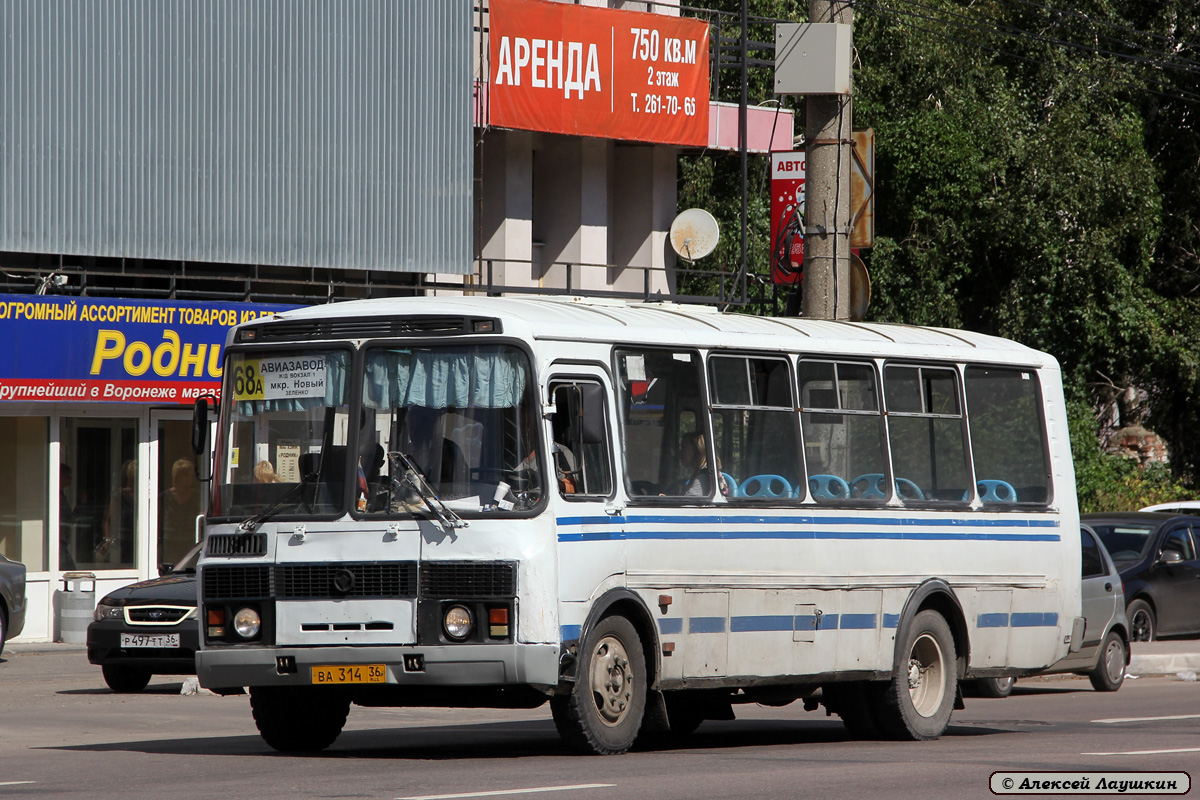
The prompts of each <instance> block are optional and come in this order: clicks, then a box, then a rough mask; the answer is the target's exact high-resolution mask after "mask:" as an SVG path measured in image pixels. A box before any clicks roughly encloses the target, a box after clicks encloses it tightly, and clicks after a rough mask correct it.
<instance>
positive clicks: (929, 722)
mask: <svg viewBox="0 0 1200 800" xmlns="http://www.w3.org/2000/svg"><path fill="white" fill-rule="evenodd" d="M899 652H900V654H901V655H900V659H899V663H897V664H896V667H895V669H894V671H893V674H892V679H891V680H890V681H889V682H888V683H886V684H884V686H885V689H884V691H883V692H882V700H881V701H880V702H879V703H878V705H877V706H876V713H875V720H876V722H878V724H879V728H880V730H881V731H882V732H883V734H884V735H885V736H887V737H888V738H890V739H911V740H914V741H920V740H925V739H936V738H938V737H939V736H941V735H942V733H944V732H945V730H946V726H947V725H949V724H950V714H951V712H953V711H954V697H955V695H956V694H957V689H958V674H957V671H956V663H957V657H956V656H955V651H954V637H953V636H952V635H951V634H950V626H949V625H948V624H946V620H945V618H943V617H942V615H941V614H939V613H938V612H936V611H932V610H929V609H926V610H925V611H922V612H920V613H919V614H917V615H916V616H915V617H913V619H912V622H911V623H909V625H908V629H907V630H906V631H905V632H904V646H903V647H902V648H901V649H900V651H899Z"/></svg>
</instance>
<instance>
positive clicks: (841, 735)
mask: <svg viewBox="0 0 1200 800" xmlns="http://www.w3.org/2000/svg"><path fill="white" fill-rule="evenodd" d="M351 719H353V717H351ZM1008 732H1009V731H1007V730H1005V729H1004V728H1000V727H996V726H995V725H988V726H987V727H986V728H984V727H977V726H966V725H951V726H950V727H949V728H948V729H947V731H946V734H945V735H946V737H950V738H959V737H975V736H990V735H994V734H1002V733H1008ZM839 742H845V743H847V744H850V745H853V746H854V747H856V748H862V747H870V748H878V747H889V748H890V747H903V746H906V745H907V746H920V745H921V743H919V742H890V741H860V740H857V739H854V738H853V737H852V736H850V735H849V733H847V731H846V729H845V727H844V726H843V725H842V724H841V722H840V720H837V719H836V718H833V719H819V720H818V719H813V720H801V721H797V720H763V719H753V720H736V721H730V722H707V723H705V724H704V725H703V726H701V728H700V729H699V730H697V731H696V732H695V733H692V734H690V735H688V736H682V737H679V736H671V735H669V734H661V735H654V736H646V737H644V738H643V739H641V740H639V741H638V743H637V744H636V745H635V746H634V748H633V752H635V753H668V752H677V753H687V752H690V751H702V750H704V751H712V750H742V749H760V748H769V747H786V746H803V745H827V744H837V743H839ZM41 749H47V750H65V751H78V752H94V753H104V752H139V753H146V754H149V755H207V756H222V755H225V756H247V755H257V756H269V757H272V758H296V757H302V758H306V759H312V758H322V759H383V760H388V759H390V760H396V761H410V760H412V761H459V760H465V761H470V760H477V759H520V758H544V757H554V756H572V757H573V756H575V753H574V752H573V751H571V750H570V749H568V748H567V746H566V745H565V744H563V742H562V740H561V739H560V738H559V736H558V732H557V731H556V730H555V728H554V723H553V722H552V721H550V720H549V719H546V720H525V721H513V722H487V723H479V724H474V725H443V726H428V727H420V726H413V727H401V728H397V727H391V728H385V727H381V728H373V729H358V730H347V731H344V732H343V733H342V735H341V736H339V737H338V739H337V741H336V742H335V743H334V744H333V746H332V747H330V748H329V749H327V750H324V751H321V752H318V753H311V752H309V753H279V752H276V751H275V750H273V749H271V748H270V746H268V745H267V744H266V743H265V742H264V741H263V740H262V739H261V738H260V737H259V736H258V735H257V734H252V735H246V736H226V737H191V738H183V739H166V740H163V739H154V740H145V741H130V742H99V743H88V744H63V745H57V746H54V747H47V748H41Z"/></svg>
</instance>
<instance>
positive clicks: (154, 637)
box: [121, 633, 179, 647]
mask: <svg viewBox="0 0 1200 800" xmlns="http://www.w3.org/2000/svg"><path fill="white" fill-rule="evenodd" d="M121 647H179V634H178V633H122V634H121Z"/></svg>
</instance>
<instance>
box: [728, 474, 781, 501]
mask: <svg viewBox="0 0 1200 800" xmlns="http://www.w3.org/2000/svg"><path fill="white" fill-rule="evenodd" d="M739 491H740V492H741V496H742V497H791V496H792V493H793V491H794V490H793V489H792V484H791V483H790V482H788V480H787V478H785V477H783V476H782V475H755V476H754V477H752V478H747V479H746V480H744V481H743V482H742V486H741V489H740V490H739Z"/></svg>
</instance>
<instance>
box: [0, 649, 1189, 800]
mask: <svg viewBox="0 0 1200 800" xmlns="http://www.w3.org/2000/svg"><path fill="white" fill-rule="evenodd" d="M180 688H181V682H180V680H179V679H172V678H156V679H155V680H154V682H152V683H151V685H150V687H148V689H147V690H146V691H145V692H143V693H141V694H136V695H118V694H114V693H112V692H110V691H109V690H108V689H107V687H105V685H104V682H103V680H102V678H101V676H100V671H99V669H98V668H96V667H92V666H90V665H88V664H87V660H86V657H85V655H84V654H83V652H82V651H81V650H79V649H78V648H71V649H63V648H58V649H55V648H47V649H45V650H17V649H14V650H12V651H7V652H6V654H5V656H4V659H3V660H0V800H7V798H35V797H38V798H41V797H53V798H74V797H79V798H99V799H100V800H103V799H104V798H135V799H136V798H180V799H181V800H182V799H184V798H221V799H222V800H225V799H226V798H230V799H232V798H238V799H239V800H240V799H241V798H248V799H249V800H259V799H260V798H261V800H267V799H268V798H270V799H271V800H278V799H279V798H368V799H369V800H375V799H376V798H379V799H381V800H390V799H391V798H431V797H447V796H448V797H480V796H489V797H501V798H518V799H520V798H545V800H557V799H558V798H561V799H562V800H593V798H594V799H595V800H620V799H622V798H631V799H636V800H642V798H679V799H680V800H694V799H695V798H801V797H805V798H807V797H813V798H826V797H836V798H838V800H854V799H855V798H875V797H888V798H915V797H921V798H956V799H957V798H972V797H981V798H982V797H989V798H990V797H993V795H992V793H991V792H990V791H989V788H988V781H989V776H990V775H991V774H992V773H993V772H995V771H998V770H1000V771H1006V770H1013V771H1020V770H1037V771H1043V770H1087V771H1092V772H1100V771H1127V770H1163V771H1177V770H1190V771H1191V772H1192V773H1193V774H1194V775H1195V776H1196V777H1197V778H1200V683H1198V682H1188V681H1182V680H1179V679H1178V678H1175V677H1154V678H1150V677H1144V678H1138V679H1135V680H1128V681H1126V683H1125V686H1124V687H1123V688H1122V689H1121V690H1120V691H1119V692H1117V693H1115V694H1101V693H1097V692H1094V691H1092V689H1091V686H1090V684H1089V683H1088V682H1087V681H1086V680H1084V679H1075V678H1054V679H1049V678H1047V679H1031V680H1026V681H1022V682H1020V683H1018V685H1017V688H1016V690H1015V691H1014V693H1013V695H1012V696H1011V697H1009V698H1007V699H1003V700H985V699H968V700H967V708H966V710H964V711H957V712H955V714H954V717H953V718H952V720H951V725H950V729H949V731H948V732H947V734H946V735H945V736H943V737H942V738H941V739H940V740H938V741H934V742H912V743H898V742H858V741H855V740H852V739H850V738H849V737H848V736H847V735H846V733H845V730H844V728H843V727H842V725H841V723H840V722H839V721H838V720H837V718H836V717H826V716H825V715H824V712H823V711H817V712H811V713H808V712H805V711H804V710H803V709H802V708H801V706H800V705H799V704H792V705H790V706H786V707H784V708H765V707H760V706H756V705H749V706H739V707H737V711H738V719H737V721H734V722H707V723H705V724H704V725H703V726H701V728H700V730H699V731H698V732H697V733H695V734H694V735H692V736H691V737H689V738H687V739H685V740H682V741H681V742H676V743H672V744H662V745H658V746H654V747H648V748H643V749H640V750H638V751H636V752H633V753H629V754H627V755H624V756H618V757H607V758H599V757H590V758H589V757H580V756H575V755H571V754H569V753H568V752H567V751H566V750H565V749H564V747H563V746H562V745H561V744H560V743H559V740H558V738H557V736H556V734H555V732H554V726H553V723H552V722H551V721H550V717H549V711H548V709H546V708H545V707H543V708H542V709H538V710H535V711H517V712H513V711H487V710H483V711H480V710H438V709H418V710H407V709H362V708H353V709H352V710H351V712H350V720H349V722H348V724H347V728H346V731H345V732H344V733H343V734H342V736H341V738H339V739H338V741H337V742H336V743H335V744H334V746H333V747H332V748H330V749H329V750H328V751H326V752H325V753H324V754H321V755H318V756H311V755H308V756H283V755H280V754H278V753H275V752H274V751H272V750H271V749H270V748H268V747H267V746H266V745H265V744H264V743H263V742H262V740H261V739H260V738H259V737H258V735H257V732H256V731H255V728H254V723H253V720H252V719H251V716H250V709H249V702H248V700H247V699H246V698H245V697H217V696H214V695H209V694H206V693H201V694H197V695H181V694H180ZM1114 720H1124V721H1114ZM522 790H523V791H522ZM1191 794H1192V795H1193V796H1194V795H1196V794H1200V788H1193V789H1192V792H1191ZM1042 796H1045V795H1042Z"/></svg>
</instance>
